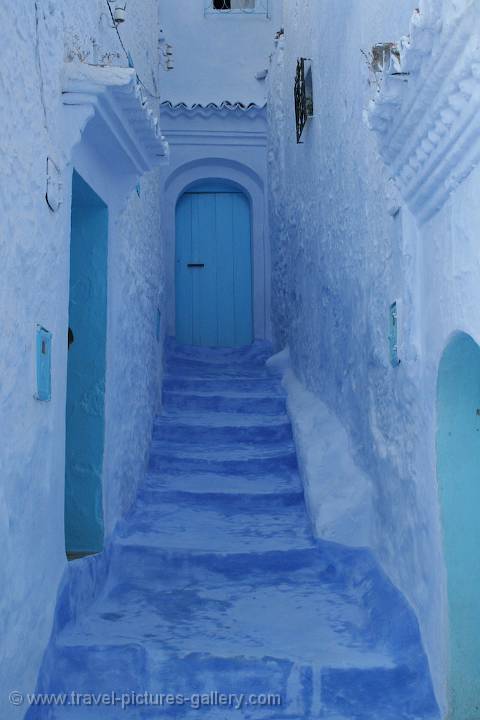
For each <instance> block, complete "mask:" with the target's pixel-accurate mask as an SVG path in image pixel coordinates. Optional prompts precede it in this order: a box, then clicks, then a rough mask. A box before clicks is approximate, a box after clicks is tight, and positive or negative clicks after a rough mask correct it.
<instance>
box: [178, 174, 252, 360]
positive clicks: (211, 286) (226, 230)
mask: <svg viewBox="0 0 480 720" xmlns="http://www.w3.org/2000/svg"><path fill="white" fill-rule="evenodd" d="M250 215H251V213H250V203H249V200H248V198H247V197H246V195H245V194H244V193H243V192H241V191H239V190H237V189H236V188H232V186H230V185H228V184H226V185H225V184H221V183H219V182H214V183H208V184H203V185H200V186H196V187H195V188H194V189H191V190H189V191H188V192H186V193H184V194H183V195H182V197H181V198H180V200H179V202H178V204H177V209H176V257H175V295H176V335H177V341H178V342H179V343H181V344H186V345H205V346H210V347H216V346H222V347H237V346H242V345H249V344H250V343H251V342H252V341H253V318H252V314H253V310H252V251H251V217H250Z"/></svg>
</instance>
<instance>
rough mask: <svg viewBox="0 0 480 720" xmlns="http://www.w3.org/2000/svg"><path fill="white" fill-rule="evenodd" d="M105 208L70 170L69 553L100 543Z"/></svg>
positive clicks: (97, 547) (94, 547)
mask: <svg viewBox="0 0 480 720" xmlns="http://www.w3.org/2000/svg"><path fill="white" fill-rule="evenodd" d="M107 252H108V209H107V206H106V205H105V204H104V203H103V201H102V200H101V199H100V198H99V197H98V195H96V193H94V192H93V190H92V189H91V188H90V187H89V186H88V185H87V184H86V183H85V182H84V181H83V180H82V178H81V177H80V176H79V175H78V174H77V173H74V175H73V189H72V232H71V244H70V305H69V326H70V328H71V329H72V331H73V335H74V342H73V344H72V345H71V346H70V350H69V353H68V380H67V409H66V412H67V417H66V433H67V435H66V466H65V544H66V549H67V551H68V552H97V551H99V550H101V549H102V546H103V507H102V468H103V447H104V425H105V417H104V406H105V402H104V398H105V339H106V325H107Z"/></svg>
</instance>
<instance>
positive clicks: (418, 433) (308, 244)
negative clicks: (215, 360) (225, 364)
mask: <svg viewBox="0 0 480 720" xmlns="http://www.w3.org/2000/svg"><path fill="white" fill-rule="evenodd" d="M427 4H428V6H429V8H430V6H431V8H430V9H432V8H434V9H435V11H436V13H441V11H442V8H441V4H440V3H434V2H432V3H427ZM415 8H416V3H413V2H405V3H401V4H399V3H394V2H388V3H385V2H376V1H373V2H370V3H368V6H366V5H365V4H364V3H340V4H337V5H335V6H332V5H331V3H327V2H323V1H320V2H302V3H300V2H291V3H290V2H288V3H284V25H285V37H284V39H282V40H280V41H279V43H278V44H277V47H276V50H275V52H274V55H273V56H272V63H271V67H270V76H269V77H270V91H269V125H270V133H271V135H270V144H269V151H268V153H269V157H268V160H269V206H270V227H271V242H272V276H273V281H272V288H273V290H272V322H273V332H274V336H275V339H276V344H277V346H278V348H279V349H280V348H282V347H285V346H286V345H288V346H289V349H290V356H291V363H292V368H293V372H294V373H295V376H296V377H297V378H298V379H299V380H300V381H301V382H302V384H303V385H304V386H306V388H307V389H308V391H310V392H312V393H313V394H314V395H315V396H316V397H317V398H319V400H321V401H322V402H324V403H325V404H326V406H327V407H328V409H329V411H330V412H333V413H334V414H335V415H336V416H337V417H338V418H340V419H341V422H342V424H343V425H344V427H345V428H346V430H347V435H348V442H349V446H350V452H351V455H352V458H353V460H354V462H355V463H356V464H357V466H358V469H359V470H358V472H359V477H361V478H362V488H363V489H365V484H364V482H363V481H364V479H365V476H367V477H368V479H369V481H370V491H369V492H370V499H369V501H368V502H367V501H365V502H363V500H365V497H364V496H363V500H362V504H361V506H357V505H356V502H357V497H358V494H356V490H358V488H359V487H360V485H358V484H357V485H356V486H355V487H354V488H353V491H352V495H351V499H350V501H348V494H347V493H343V492H342V491H341V490H339V489H338V487H337V485H338V484H339V483H340V484H341V483H342V481H345V480H348V481H349V482H350V481H351V478H352V475H351V473H350V470H349V472H348V473H347V474H343V477H342V475H341V473H340V474H339V473H338V472H336V470H335V466H334V464H333V463H326V464H324V466H323V467H322V466H321V465H320V464H318V463H317V465H316V466H314V467H312V466H311V464H310V467H309V477H308V486H307V490H308V492H309V493H310V495H311V502H310V503H309V506H310V509H311V511H312V512H313V513H314V515H315V507H316V506H318V503H316V502H315V498H318V497H319V493H320V495H322V494H323V496H324V500H325V501H326V502H327V501H328V497H325V496H328V494H329V492H328V485H327V483H329V484H331V486H332V491H331V496H332V497H331V500H332V502H333V500H334V499H335V495H341V496H342V503H343V510H342V513H341V514H340V515H339V516H338V522H333V523H332V522H326V521H325V519H324V518H322V517H321V516H320V515H318V516H315V517H313V521H314V524H315V527H316V529H317V532H318V534H320V535H323V536H325V537H329V538H330V539H335V536H337V539H341V541H342V542H346V541H349V542H350V543H351V544H353V545H355V544H363V543H365V541H367V542H368V544H369V545H370V546H371V547H372V548H373V549H374V550H375V552H376V554H377V556H378V557H379V558H380V561H381V562H382V564H383V566H384V568H385V569H386V571H387V572H388V574H389V576H390V577H391V578H392V579H393V581H394V582H395V584H396V585H397V586H398V587H399V588H400V589H401V590H402V591H403V592H404V593H405V594H406V596H407V598H408V599H409V601H410V602H411V604H412V606H413V607H414V609H415V611H416V613H417V616H418V618H419V622H420V626H421V629H422V634H423V640H424V643H425V647H426V649H427V653H428V656H429V661H430V666H431V670H432V675H433V679H434V683H435V687H436V692H437V696H438V698H439V701H440V703H441V704H442V706H443V708H445V707H446V682H447V669H446V663H447V660H446V645H447V619H446V599H445V569H444V560H443V553H442V533H441V527H440V507H439V499H438V489H437V480H436V451H435V436H436V381H437V370H438V364H439V361H440V357H441V354H442V352H443V349H444V347H445V345H446V344H447V342H448V339H449V337H450V336H451V334H452V333H453V332H454V331H455V330H457V329H463V330H465V331H466V332H469V333H470V334H472V335H473V336H474V337H475V338H476V339H478V332H479V327H478V313H476V312H475V310H474V308H475V307H476V306H478V301H479V290H478V287H476V286H475V282H474V277H476V276H478V269H479V268H478V263H479V260H478V253H477V252H476V251H475V233H476V230H475V228H478V223H479V220H480V218H478V217H477V216H478V203H476V201H475V199H474V194H475V187H478V180H479V176H478V170H475V172H474V174H472V175H470V177H469V178H468V179H467V180H466V181H465V182H463V183H462V184H460V185H459V186H458V188H457V189H456V191H455V193H454V195H453V196H452V197H451V199H450V201H449V202H448V203H447V205H446V206H445V207H444V208H443V210H442V211H441V212H439V213H437V214H436V215H435V216H434V217H433V218H432V219H431V220H430V221H429V222H428V223H426V224H425V223H423V224H422V223H420V222H419V220H418V218H416V217H415V216H414V215H413V214H412V213H411V212H410V210H409V209H408V207H407V206H406V204H405V203H404V202H403V200H402V198H401V197H400V195H399V193H398V191H397V189H396V187H395V185H394V183H393V182H392V181H391V180H390V171H389V170H388V169H387V168H386V166H385V165H384V164H383V161H382V160H381V159H380V156H379V153H378V151H377V146H376V139H375V136H374V133H372V132H370V131H369V129H368V127H367V123H366V122H365V118H364V111H365V108H366V107H367V106H368V103H369V101H370V99H371V98H372V96H374V95H375V92H376V87H375V79H374V78H373V77H372V74H371V73H370V72H369V69H368V67H367V62H366V58H365V57H364V55H363V54H362V51H365V52H366V53H367V55H368V52H369V51H370V49H371V48H372V46H373V45H374V44H376V43H379V42H389V41H393V40H396V39H399V38H400V37H402V36H403V35H405V34H406V33H407V32H408V31H409V23H410V17H411V15H412V13H413V12H414V10H415ZM459 9H460V8H459V7H457V8H455V10H456V11H459ZM447 10H448V13H449V14H450V13H452V8H451V7H449V8H447ZM447 10H445V12H447ZM437 18H438V15H437ZM427 36H428V33H427ZM302 56H303V57H308V58H311V59H312V61H313V84H314V117H313V118H312V119H311V120H310V121H309V122H308V124H307V127H306V128H305V131H304V136H303V138H302V139H303V144H301V145H297V144H296V139H295V116H294V104H293V82H294V77H295V67H296V60H297V57H302ZM420 57H421V55H420ZM393 301H397V304H398V312H399V317H398V332H399V347H398V351H399V355H400V359H401V364H400V365H399V366H398V367H392V365H391V363H390V358H389V342H388V332H389V307H390V304H391V303H392V302H393ZM297 404H298V403H297ZM322 413H323V415H324V411H323V410H321V409H320V410H319V418H320V419H319V420H318V422H317V429H318V428H319V427H320V428H323V429H325V423H324V422H323V421H322V419H321V417H320V415H322ZM295 424H296V423H295V422H294V425H295ZM312 426H313V427H314V428H315V423H312ZM300 463H301V464H302V458H300ZM326 471H329V475H328V476H327V475H326ZM358 508H360V511H361V512H364V513H365V517H364V521H363V522H362V521H361V519H360V518H359V517H358V515H355V517H356V524H355V525H354V526H352V527H353V528H354V531H353V530H352V532H351V534H350V538H348V533H347V531H346V524H345V518H346V517H347V516H348V513H349V512H352V511H353V510H354V509H358ZM357 528H361V532H358V533H357V532H356V530H357Z"/></svg>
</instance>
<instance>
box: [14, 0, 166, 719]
mask: <svg viewBox="0 0 480 720" xmlns="http://www.w3.org/2000/svg"><path fill="white" fill-rule="evenodd" d="M105 12H108V6H107V4H106V2H100V1H98V2H97V0H94V1H93V0H92V2H88V3H80V4H79V3H75V2H73V1H70V0H65V1H62V2H60V1H59V0H48V1H47V0H36V2H27V1H26V0H20V1H19V2H15V3H8V4H7V6H5V8H4V13H3V23H2V30H1V31H0V36H1V42H2V67H1V70H0V92H1V95H2V108H1V111H0V118H1V122H2V134H1V138H0V146H1V156H0V157H1V160H0V163H1V171H2V173H1V174H2V187H1V189H0V218H1V220H0V225H1V232H0V257H1V263H2V282H1V283H0V306H1V307H2V309H3V324H2V327H3V330H2V336H1V338H0V358H1V359H0V417H1V420H0V425H1V428H2V443H1V449H0V466H1V469H2V483H1V487H0V540H1V544H2V564H1V570H0V583H1V585H2V587H3V588H5V590H6V591H5V592H4V593H2V597H1V599H0V634H1V637H2V647H1V658H0V664H1V667H2V673H1V683H0V698H1V699H0V708H1V709H0V715H1V716H2V718H10V717H21V716H22V713H23V712H24V708H23V709H22V708H14V707H13V706H11V705H9V703H8V693H9V692H10V691H11V690H13V689H18V690H21V691H24V692H28V691H32V690H33V688H34V686H35V681H36V676H37V672H38V667H39V664H40V661H41V658H42V653H43V650H44V648H45V646H46V643H47V640H48V636H49V633H50V629H51V622H52V616H53V610H54V606H55V601H56V595H57V588H58V586H59V582H60V579H61V577H62V574H63V573H64V571H65V567H66V559H65V554H64V549H65V545H64V526H63V512H64V483H65V478H64V459H65V400H66V398H65V393H66V372H67V321H68V298H69V238H70V202H71V176H72V169H73V166H75V167H76V168H77V169H78V171H79V172H80V174H81V175H82V176H83V177H84V178H85V179H86V181H87V182H88V183H89V184H90V185H91V186H92V188H93V189H94V190H95V192H97V193H98V194H99V195H100V197H102V199H103V200H104V202H105V203H106V204H107V205H108V208H109V216H110V233H109V270H108V272H109V276H108V293H109V308H108V317H107V353H106V366H107V378H106V409H105V413H106V415H105V417H106V428H105V454H104V490H103V502H104V515H105V526H106V533H107V535H108V534H109V533H110V532H111V530H112V528H113V526H114V525H115V523H116V521H117V520H118V518H119V517H120V516H121V515H122V514H123V513H124V512H125V510H126V509H127V508H128V507H129V505H130V503H131V501H132V499H133V497H134V495H135V488H136V484H137V482H138V480H139V478H140V477H141V476H142V474H143V467H144V463H145V461H146V456H147V450H148V445H149V438H150V431H151V424H152V417H153V410H154V408H153V404H154V402H155V401H154V398H155V397H158V393H157V392H156V390H157V388H158V383H159V373H160V371H159V367H160V365H161V357H160V355H161V342H160V343H158V341H157V339H156V336H155V331H156V318H157V308H160V309H162V303H163V300H162V298H163V289H164V276H163V263H162V248H161V246H160V213H159V207H158V192H159V174H158V171H154V172H152V173H150V174H149V175H148V176H146V177H144V178H143V179H142V180H141V186H140V197H139V196H138V195H137V193H136V192H135V189H134V185H133V186H132V181H133V182H134V178H125V177H122V176H119V175H118V173H117V171H116V166H115V158H107V162H106V161H105V159H103V160H102V159H101V158H100V157H99V155H98V153H96V152H95V149H94V148H93V147H92V146H91V145H89V147H87V146H86V145H88V143H86V142H82V143H81V144H80V145H78V146H77V147H76V149H74V150H73V152H72V147H71V145H69V144H68V143H67V141H66V138H67V132H66V130H67V129H68V128H64V125H63V123H64V114H63V106H62V95H61V91H62V73H63V66H64V61H65V60H67V61H68V60H72V59H75V60H76V61H79V60H80V61H84V62H85V61H86V62H112V63H114V64H118V65H125V64H126V58H125V56H124V55H123V54H122V53H123V51H122V50H121V48H120V45H119V42H118V39H117V37H116V34H115V31H114V30H113V29H112V28H111V23H110V22H109V20H108V16H107V15H106V14H105ZM102 13H103V14H102ZM157 13H158V8H157V5H156V3H155V2H153V1H152V2H147V1H144V2H135V1H134V2H131V3H129V7H128V13H127V14H128V19H127V22H126V23H125V25H124V27H123V28H122V32H123V36H124V41H125V45H126V47H127V48H128V49H130V50H131V53H132V57H133V59H134V62H135V64H136V67H137V70H138V72H139V74H141V76H142V79H143V80H144V81H145V84H146V85H147V86H148V87H150V89H152V90H153V89H154V85H155V83H154V77H153V75H152V68H153V73H154V74H155V82H157V83H158V82H159V81H158V65H157V64H156V62H155V59H156V52H157V38H156V29H157V28H158V24H157ZM93 39H94V40H95V42H93ZM87 129H88V126H87ZM86 132H87V131H86ZM47 156H50V157H53V159H54V160H55V161H56V163H57V165H58V166H59V169H60V174H61V180H62V182H63V191H62V195H63V197H62V199H63V202H62V205H61V206H60V209H59V210H58V211H57V212H55V213H53V212H52V211H51V210H50V209H49V208H48V206H47V204H46V202H45V190H46V163H47ZM37 323H38V324H40V325H42V326H44V327H45V328H47V329H48V330H49V331H51V332H52V334H53V345H52V347H53V355H52V400H51V402H48V403H41V402H38V401H36V400H35V399H34V393H35V389H36V388H35V352H34V342H35V328H36V325H37ZM71 572H74V568H73V567H72V569H71Z"/></svg>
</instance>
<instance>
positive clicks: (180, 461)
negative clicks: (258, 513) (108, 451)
mask: <svg viewBox="0 0 480 720" xmlns="http://www.w3.org/2000/svg"><path fill="white" fill-rule="evenodd" d="M148 470H149V472H162V471H163V472H171V471H172V470H176V471H178V472H189V471H193V472H195V471H197V472H211V473H221V474H227V475H244V474H249V475H254V474H255V473H259V474H260V473H268V474H270V473H274V472H275V471H276V470H278V471H280V472H283V471H284V470H297V458H296V456H295V455H293V454H292V455H287V456H285V457H276V458H260V459H255V460H204V459H202V458H179V457H172V456H171V455H170V456H169V455H166V454H161V453H154V452H153V453H152V454H151V455H150V461H149V465H148Z"/></svg>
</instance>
